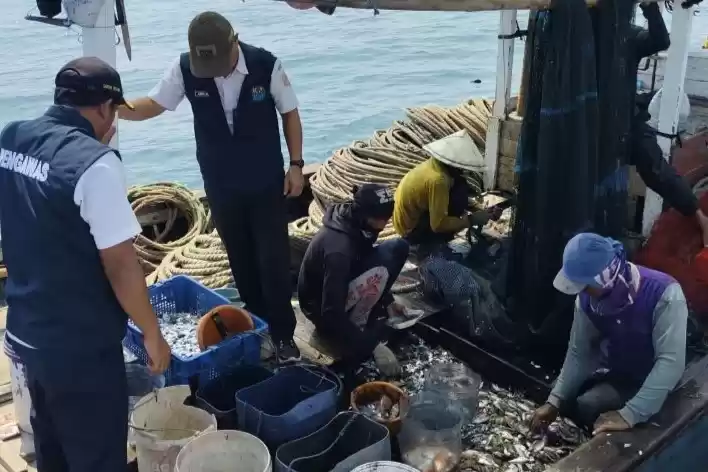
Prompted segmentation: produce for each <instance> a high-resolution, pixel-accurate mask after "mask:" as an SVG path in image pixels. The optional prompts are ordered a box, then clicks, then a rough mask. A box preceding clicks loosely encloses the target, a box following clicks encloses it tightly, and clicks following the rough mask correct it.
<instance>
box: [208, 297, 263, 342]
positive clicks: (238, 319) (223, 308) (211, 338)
mask: <svg viewBox="0 0 708 472" xmlns="http://www.w3.org/2000/svg"><path fill="white" fill-rule="evenodd" d="M254 327H255V326H254V324H253V319H252V318H251V315H249V314H248V312H247V311H246V310H244V309H243V308H239V307H236V306H234V305H219V306H217V307H216V308H213V309H211V310H210V311H209V312H208V313H207V314H206V315H204V316H202V318H201V319H200V320H199V324H198V325H197V343H198V344H199V349H201V350H202V351H205V350H207V349H208V348H209V347H210V346H214V345H215V344H219V343H220V342H221V341H223V340H224V339H226V338H227V337H228V336H231V335H234V334H239V333H244V332H246V331H252V330H253V329H254Z"/></svg>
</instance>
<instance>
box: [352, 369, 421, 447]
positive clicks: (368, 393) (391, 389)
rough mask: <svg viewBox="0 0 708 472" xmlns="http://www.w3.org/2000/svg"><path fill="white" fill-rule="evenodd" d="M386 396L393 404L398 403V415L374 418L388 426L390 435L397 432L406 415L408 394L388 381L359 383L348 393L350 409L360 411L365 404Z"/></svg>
mask: <svg viewBox="0 0 708 472" xmlns="http://www.w3.org/2000/svg"><path fill="white" fill-rule="evenodd" d="M384 396H387V397H389V398H390V399H391V401H392V403H393V404H394V405H398V416H395V417H393V418H390V419H387V420H383V419H378V418H377V419H376V421H378V422H379V423H381V424H383V425H384V426H386V427H387V428H388V430H389V431H390V432H391V434H392V435H395V434H398V432H399V431H400V430H401V421H402V419H403V418H404V417H405V416H406V413H407V411H408V406H409V402H408V395H407V394H406V393H405V392H404V391H403V390H401V389H400V388H398V387H396V386H395V385H393V384H391V383H388V382H368V383H365V384H363V385H359V386H358V387H357V388H355V389H354V390H353V391H352V393H351V395H350V398H349V400H350V406H351V408H352V410H354V411H357V412H362V409H363V408H364V407H365V406H366V405H371V404H377V403H379V402H381V399H382V398H383V397H384Z"/></svg>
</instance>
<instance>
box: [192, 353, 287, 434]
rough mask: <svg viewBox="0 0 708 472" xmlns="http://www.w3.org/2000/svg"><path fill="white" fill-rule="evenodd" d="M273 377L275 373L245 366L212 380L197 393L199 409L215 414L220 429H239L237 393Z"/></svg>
mask: <svg viewBox="0 0 708 472" xmlns="http://www.w3.org/2000/svg"><path fill="white" fill-rule="evenodd" d="M271 377H273V372H271V371H270V370H268V369H266V368H265V367H261V366H257V365H243V366H239V367H236V368H235V369H233V370H232V371H231V372H229V373H226V374H223V375H220V376H219V377H217V378H215V379H213V380H210V381H209V383H207V384H206V385H204V386H201V387H199V388H198V390H197V392H196V405H195V406H197V407H199V408H201V409H203V410H205V411H206V412H208V413H211V414H213V415H214V416H215V417H216V423H217V425H218V427H219V429H235V428H236V427H238V415H237V413H236V393H237V392H238V391H240V390H242V389H244V388H246V387H250V386H252V385H256V384H258V383H260V382H263V381H264V380H267V379H269V378H271Z"/></svg>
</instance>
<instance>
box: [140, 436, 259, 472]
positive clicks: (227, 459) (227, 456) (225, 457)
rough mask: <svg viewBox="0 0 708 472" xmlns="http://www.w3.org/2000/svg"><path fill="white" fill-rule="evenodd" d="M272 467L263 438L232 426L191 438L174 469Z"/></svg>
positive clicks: (244, 471) (252, 470)
mask: <svg viewBox="0 0 708 472" xmlns="http://www.w3.org/2000/svg"><path fill="white" fill-rule="evenodd" d="M140 470H142V469H140ZM151 470H152V469H151ZM271 470H272V465H271V459H270V452H268V448H267V447H266V445H265V444H263V441H261V440H260V439H258V438H257V437H255V436H253V435H252V434H248V433H244V432H243V431H232V430H224V431H213V432H210V433H205V434H202V435H201V436H199V437H196V438H194V439H192V440H191V441H190V442H189V443H188V444H187V445H186V446H184V448H183V449H182V450H181V451H180V453H179V455H178V456H177V461H176V463H175V472H227V471H238V472H270V471H271Z"/></svg>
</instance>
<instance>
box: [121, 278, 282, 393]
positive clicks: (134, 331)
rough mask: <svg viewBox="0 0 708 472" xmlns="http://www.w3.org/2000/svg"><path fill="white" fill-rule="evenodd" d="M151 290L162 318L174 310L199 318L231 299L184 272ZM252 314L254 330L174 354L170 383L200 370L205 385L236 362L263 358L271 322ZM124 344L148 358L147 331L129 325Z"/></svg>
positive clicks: (178, 382)
mask: <svg viewBox="0 0 708 472" xmlns="http://www.w3.org/2000/svg"><path fill="white" fill-rule="evenodd" d="M148 293H149V295H150V303H152V306H153V308H154V309H155V313H156V314H157V316H158V318H161V317H163V316H165V315H168V314H172V313H191V314H192V315H193V316H194V317H195V318H196V320H197V321H198V320H199V318H201V317H202V316H204V315H205V314H206V313H207V312H208V311H209V310H211V309H212V308H214V307H217V306H219V305H227V304H228V303H229V301H228V300H227V299H226V298H224V297H222V296H220V295H218V294H216V293H215V292H214V291H212V290H209V289H208V288H206V287H205V286H203V285H202V284H200V283H199V282H197V281H196V280H194V279H192V278H190V277H187V276H184V275H178V276H175V277H172V278H170V279H167V280H165V281H163V282H158V283H156V284H154V285H152V286H150V287H149V288H148ZM250 315H251V318H253V324H254V325H255V329H254V330H253V331H249V332H247V333H243V334H240V335H237V336H233V337H230V338H228V339H225V340H224V341H222V342H220V343H219V344H217V345H215V346H211V347H210V348H209V349H207V350H206V351H204V352H201V353H199V354H196V355H194V356H190V357H182V356H178V355H176V354H172V362H170V367H169V368H168V369H167V372H165V383H166V385H167V386H170V385H183V384H187V382H188V379H189V378H190V377H192V376H194V375H197V374H198V375H199V382H200V384H201V385H205V384H206V382H208V381H209V380H211V379H214V378H216V377H218V376H219V375H220V374H221V373H223V372H227V371H229V370H230V369H231V368H233V367H234V366H235V365H238V364H257V363H258V362H260V355H261V340H262V336H263V335H264V334H265V332H266V331H267V329H268V325H267V324H266V322H265V321H263V320H262V319H260V318H258V317H257V316H255V315H253V314H252V313H251V314H250ZM123 345H124V346H125V347H126V348H127V349H128V350H129V351H131V352H132V353H133V354H135V355H136V356H138V358H139V359H140V360H141V361H142V362H143V363H146V362H147V361H148V357H147V352H146V351H145V346H144V343H143V333H142V332H141V331H140V330H139V329H138V328H137V327H135V326H133V325H131V324H129V325H128V331H127V333H126V336H125V338H124V339H123Z"/></svg>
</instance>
